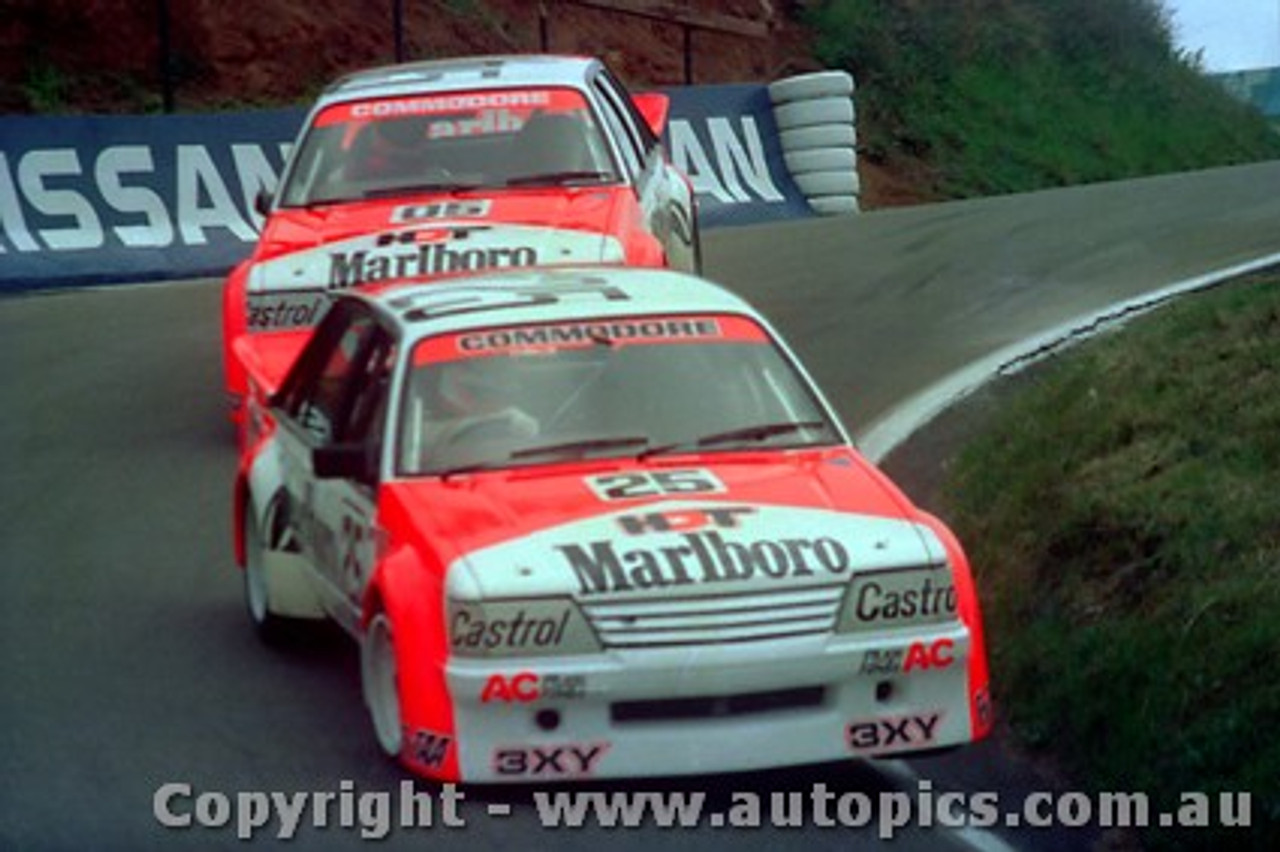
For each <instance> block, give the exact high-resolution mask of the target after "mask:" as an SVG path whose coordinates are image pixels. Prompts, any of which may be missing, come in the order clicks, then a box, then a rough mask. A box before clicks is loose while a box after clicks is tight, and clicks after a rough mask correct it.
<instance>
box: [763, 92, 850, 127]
mask: <svg viewBox="0 0 1280 852" xmlns="http://www.w3.org/2000/svg"><path fill="white" fill-rule="evenodd" d="M773 118H774V121H775V122H776V123H777V125H778V130H780V131H783V132H786V131H788V130H794V129H796V128H797V127H809V126H810V125H814V124H853V118H854V113H853V101H852V100H850V99H849V98H819V99H817V100H813V101H795V102H794V103H786V104H779V105H778V106H776V107H774V108H773Z"/></svg>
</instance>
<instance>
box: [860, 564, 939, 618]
mask: <svg viewBox="0 0 1280 852" xmlns="http://www.w3.org/2000/svg"><path fill="white" fill-rule="evenodd" d="M955 617H956V587H955V583H954V582H953V581H952V578H951V568H950V566H948V565H945V564H944V565H923V566H919V567H912V568H894V569H890V570H885V571H868V572H866V573H862V574H855V575H854V576H853V579H852V580H850V582H849V589H848V591H847V592H845V598H844V605H843V607H841V610H840V619H839V621H838V626H837V628H836V629H837V631H838V632H840V633H852V632H855V631H859V630H887V629H892V628H895V627H914V626H916V625H919V624H938V623H941V622H944V621H953V620H954V619H955Z"/></svg>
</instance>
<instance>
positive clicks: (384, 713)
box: [360, 612, 404, 758]
mask: <svg viewBox="0 0 1280 852" xmlns="http://www.w3.org/2000/svg"><path fill="white" fill-rule="evenodd" d="M394 638H395V636H394V633H393V632H392V629H391V619H390V618H388V617H387V614H386V613H385V612H380V613H378V614H377V615H375V616H374V617H373V619H372V620H371V621H370V622H369V626H368V627H367V628H366V629H365V632H364V641H363V642H361V644H360V682H361V686H362V687H363V689H364V702H365V704H366V705H367V706H368V708H369V718H370V720H371V721H372V722H373V733H374V736H375V737H376V738H377V740H378V745H379V746H380V747H381V748H382V750H383V752H385V753H386V754H387V756H388V757H393V758H396V757H399V756H400V751H401V749H402V748H403V747H404V728H403V726H402V724H401V714H400V678H399V675H398V668H397V665H396V649H395V641H394Z"/></svg>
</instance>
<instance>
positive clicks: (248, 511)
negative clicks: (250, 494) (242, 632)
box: [244, 502, 293, 645]
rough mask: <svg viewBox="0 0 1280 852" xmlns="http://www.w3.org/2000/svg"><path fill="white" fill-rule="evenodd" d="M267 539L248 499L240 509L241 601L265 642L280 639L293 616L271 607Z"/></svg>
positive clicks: (273, 641)
mask: <svg viewBox="0 0 1280 852" xmlns="http://www.w3.org/2000/svg"><path fill="white" fill-rule="evenodd" d="M266 553H267V542H266V540H265V539H264V538H263V537H262V531H261V530H260V529H258V521H257V518H255V517H254V512H253V506H252V503H251V502H249V504H248V505H246V506H245V511H244V603H245V609H246V610H248V612H249V620H250V621H251V622H252V623H253V628H254V630H255V631H257V634H258V637H259V638H260V639H262V640H263V641H264V642H266V643H268V644H272V645H274V644H276V643H278V642H280V641H281V640H283V639H284V638H285V637H286V636H287V634H288V633H289V631H290V629H291V628H292V627H293V619H291V618H285V617H283V616H280V615H277V614H276V613H274V612H272V611H271V600H270V597H271V596H270V593H269V592H268V589H267V573H266V567H265V565H266Z"/></svg>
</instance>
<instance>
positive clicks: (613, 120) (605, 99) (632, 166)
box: [592, 77, 644, 180]
mask: <svg viewBox="0 0 1280 852" xmlns="http://www.w3.org/2000/svg"><path fill="white" fill-rule="evenodd" d="M592 87H593V88H594V89H595V93H596V97H597V98H598V100H599V101H600V109H601V112H602V113H603V118H604V123H605V126H606V127H607V128H608V129H609V135H610V136H612V137H613V138H614V139H616V140H618V148H619V149H621V152H622V159H623V162H624V163H625V164H626V167H627V171H628V173H630V175H631V178H632V180H635V178H636V177H638V176H639V174H640V173H641V172H642V171H644V154H643V152H642V150H641V148H640V140H639V137H638V136H637V135H636V131H635V128H634V127H631V126H628V125H629V122H627V121H626V120H625V118H624V113H623V112H622V111H621V109H620V107H619V104H618V101H617V98H616V97H612V96H611V95H612V93H611V92H610V91H609V87H608V85H606V84H605V82H604V81H603V80H602V79H601V78H600V77H597V78H596V79H595V80H594V81H593V82H592Z"/></svg>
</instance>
